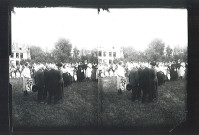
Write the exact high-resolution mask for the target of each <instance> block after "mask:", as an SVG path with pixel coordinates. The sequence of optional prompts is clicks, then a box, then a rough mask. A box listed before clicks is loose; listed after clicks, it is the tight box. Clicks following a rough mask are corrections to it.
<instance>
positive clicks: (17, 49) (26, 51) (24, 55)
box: [9, 43, 31, 66]
mask: <svg viewBox="0 0 199 135" xmlns="http://www.w3.org/2000/svg"><path fill="white" fill-rule="evenodd" d="M11 49H12V53H11V55H10V58H9V60H10V64H13V65H15V66H16V65H19V64H20V61H21V60H23V59H24V60H25V59H31V56H30V48H29V46H28V45H25V44H18V43H13V44H12V48H11Z"/></svg>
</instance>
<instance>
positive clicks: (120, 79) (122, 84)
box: [116, 62, 126, 94]
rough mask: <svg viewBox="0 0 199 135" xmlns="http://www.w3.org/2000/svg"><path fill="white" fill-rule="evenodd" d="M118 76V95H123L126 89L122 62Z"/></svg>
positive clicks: (117, 71)
mask: <svg viewBox="0 0 199 135" xmlns="http://www.w3.org/2000/svg"><path fill="white" fill-rule="evenodd" d="M116 75H117V90H118V93H119V94H121V93H122V91H124V90H125V87H126V79H125V69H124V67H123V66H122V62H120V63H119V65H118V67H117V70H116Z"/></svg>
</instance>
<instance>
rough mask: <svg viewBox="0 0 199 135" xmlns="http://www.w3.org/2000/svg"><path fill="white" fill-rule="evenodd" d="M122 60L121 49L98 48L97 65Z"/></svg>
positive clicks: (113, 47)
mask: <svg viewBox="0 0 199 135" xmlns="http://www.w3.org/2000/svg"><path fill="white" fill-rule="evenodd" d="M120 58H124V54H123V49H122V47H115V46H112V47H110V46H108V47H102V46H100V47H98V63H102V64H108V65H109V64H112V63H113V61H114V60H115V59H120Z"/></svg>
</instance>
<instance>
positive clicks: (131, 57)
mask: <svg viewBox="0 0 199 135" xmlns="http://www.w3.org/2000/svg"><path fill="white" fill-rule="evenodd" d="M123 52H124V60H125V61H130V62H151V61H155V62H164V63H168V62H173V63H182V62H185V63H187V48H186V47H183V48H182V47H179V46H175V47H174V48H173V49H172V48H171V47H170V46H169V45H167V46H165V43H164V42H163V41H162V40H161V39H154V40H153V41H152V42H151V43H150V44H149V45H148V47H147V49H146V50H144V51H137V50H135V49H134V48H133V47H132V46H130V47H124V48H123Z"/></svg>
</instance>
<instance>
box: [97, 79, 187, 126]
mask: <svg viewBox="0 0 199 135" xmlns="http://www.w3.org/2000/svg"><path fill="white" fill-rule="evenodd" d="M106 81H107V80H105V81H103V82H106ZM109 82H110V81H109ZM112 82H114V81H112ZM107 84H108V86H106V85H105V84H104V83H103V86H101V88H100V89H101V91H102V100H101V102H102V108H101V109H102V114H101V117H100V118H101V121H102V122H101V124H102V126H104V127H144V128H146V127H158V128H165V127H167V128H168V129H171V128H174V127H176V126H177V125H179V124H180V123H181V122H183V121H185V120H186V81H185V80H177V81H170V82H166V83H165V84H164V85H162V86H159V87H158V95H159V96H158V101H157V102H154V103H145V104H143V103H141V101H135V102H132V100H131V91H124V92H123V94H121V95H118V94H117V91H116V87H115V86H114V85H113V84H114V83H112V86H110V85H111V83H107ZM106 88H108V89H106Z"/></svg>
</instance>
